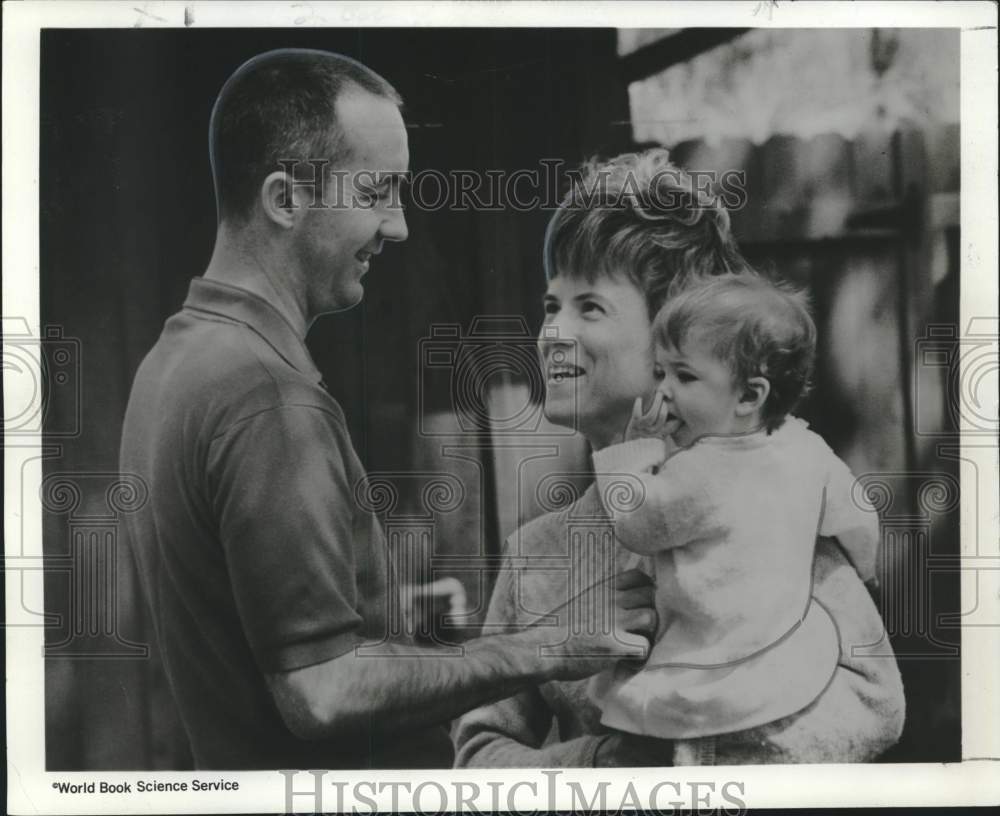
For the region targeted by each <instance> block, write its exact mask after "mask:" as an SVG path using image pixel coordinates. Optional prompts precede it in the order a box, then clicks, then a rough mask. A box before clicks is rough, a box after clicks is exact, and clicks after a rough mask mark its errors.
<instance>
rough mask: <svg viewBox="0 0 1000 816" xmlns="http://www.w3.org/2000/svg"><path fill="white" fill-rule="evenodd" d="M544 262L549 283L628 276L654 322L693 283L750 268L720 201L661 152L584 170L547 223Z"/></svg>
mask: <svg viewBox="0 0 1000 816" xmlns="http://www.w3.org/2000/svg"><path fill="white" fill-rule="evenodd" d="M544 260H545V274H546V277H547V278H548V279H549V280H551V279H552V278H553V277H556V276H557V275H566V276H568V277H574V278H585V279H587V280H589V281H593V280H594V279H595V278H597V277H599V276H609V277H614V276H616V275H620V274H623V273H624V274H625V275H626V276H627V278H628V279H629V280H630V281H631V282H632V283H633V284H634V285H635V286H636V287H638V288H639V289H640V291H642V293H643V294H644V295H645V296H646V303H647V306H648V307H649V315H650V317H652V316H653V315H655V314H656V312H657V311H658V310H659V308H660V306H662V305H663V302H664V300H666V298H667V295H668V293H669V292H670V291H671V289H672V288H676V287H677V286H678V285H680V284H681V283H682V282H683V281H684V280H686V279H687V278H688V277H699V276H707V275H717V274H722V273H725V272H731V273H740V272H744V271H749V270H750V266H749V265H748V264H747V262H746V261H745V260H744V259H743V256H742V255H740V253H739V250H738V249H737V248H736V241H735V240H734V238H733V235H732V232H731V230H730V223H729V213H728V212H727V211H726V209H725V208H724V207H723V206H722V204H721V203H720V202H719V200H718V197H716V196H713V195H710V194H707V193H705V192H702V191H700V190H699V189H698V188H697V186H696V185H695V184H694V182H693V180H692V179H691V177H690V176H689V175H688V174H687V173H685V172H684V171H683V170H681V169H680V168H678V167H677V166H676V165H674V164H671V163H670V154H669V152H668V151H667V150H665V149H663V148H653V149H651V150H646V151H643V152H641V153H625V154H622V155H620V156H616V157H615V158H613V159H609V160H607V161H597V160H595V159H591V160H590V161H588V162H587V163H586V164H584V166H583V167H582V168H581V172H580V176H579V178H578V179H575V180H574V183H573V185H572V187H571V189H570V191H569V193H568V194H567V195H566V197H565V198H564V199H563V200H562V202H561V203H560V205H559V209H558V210H556V212H555V215H553V216H552V219H551V221H550V222H549V226H548V230H547V232H546V235H545V255H544Z"/></svg>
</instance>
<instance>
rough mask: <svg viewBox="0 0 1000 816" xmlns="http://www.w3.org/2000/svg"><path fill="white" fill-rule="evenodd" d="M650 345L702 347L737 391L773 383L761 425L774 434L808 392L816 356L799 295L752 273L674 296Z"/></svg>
mask: <svg viewBox="0 0 1000 816" xmlns="http://www.w3.org/2000/svg"><path fill="white" fill-rule="evenodd" d="M653 334H654V337H655V338H656V342H657V343H659V344H660V345H662V346H673V347H674V348H676V349H681V348H682V344H683V343H684V342H685V341H686V340H688V339H692V338H696V339H697V340H698V341H705V342H707V343H708V344H709V345H710V347H711V349H712V354H713V356H715V357H716V358H718V359H719V360H722V361H723V362H725V363H726V364H727V365H728V366H729V368H730V370H731V371H732V373H733V378H734V382H735V384H736V387H738V388H742V387H743V386H744V385H745V384H746V383H747V382H748V381H749V379H750V378H751V377H766V378H767V380H768V382H769V383H770V384H771V392H770V394H768V397H767V400H766V401H765V403H764V407H763V409H762V410H761V419H763V421H764V425H765V427H766V428H767V431H768V433H770V432H771V431H773V430H775V429H776V428H778V427H780V426H781V424H782V422H784V421H785V417H786V416H787V415H788V414H789V413H791V411H792V410H794V408H795V406H796V405H798V404H799V402H800V401H801V399H802V398H803V397H804V396H805V395H806V393H808V390H809V384H810V378H811V376H812V370H813V363H814V360H815V357H816V324H815V323H813V319H812V317H811V316H810V314H809V303H808V299H807V298H806V295H805V293H804V292H802V291H798V290H795V289H793V288H792V287H791V286H789V285H788V284H786V283H782V282H779V281H772V280H768V279H767V278H764V277H762V276H760V275H758V274H756V273H753V274H742V275H731V274H726V275H719V276H717V277H713V278H707V279H701V280H695V281H691V282H689V284H688V285H687V286H686V287H685V288H683V289H682V290H680V291H679V292H677V293H676V294H672V295H671V297H670V299H669V300H668V301H667V303H666V305H664V306H663V308H662V309H661V310H660V312H659V314H657V316H656V320H655V321H654V323H653Z"/></svg>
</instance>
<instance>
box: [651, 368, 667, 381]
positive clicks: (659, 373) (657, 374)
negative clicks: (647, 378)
mask: <svg viewBox="0 0 1000 816" xmlns="http://www.w3.org/2000/svg"><path fill="white" fill-rule="evenodd" d="M666 376H667V372H666V371H664V370H663V368H662V367H661V366H658V365H654V366H653V377H654V378H655V379H657V380H662V379H663V378H664V377H666Z"/></svg>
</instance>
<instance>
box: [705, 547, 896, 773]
mask: <svg viewBox="0 0 1000 816" xmlns="http://www.w3.org/2000/svg"><path fill="white" fill-rule="evenodd" d="M813 597H814V598H815V599H816V602H818V603H821V604H822V605H823V606H824V607H825V608H826V610H827V611H828V612H829V613H830V616H831V617H832V618H833V620H834V622H835V623H836V625H837V630H838V634H839V636H840V661H839V664H838V666H837V669H836V671H835V672H834V675H833V678H832V680H831V681H830V685H829V686H828V687H827V688H826V690H825V691H824V692H823V693H822V694H821V695H820V696H819V697H818V698H816V700H814V701H813V702H812V703H811V704H810V705H809V706H807V707H806V708H805V709H803V710H802V711H799V712H797V713H795V714H793V715H792V716H790V717H785V718H783V719H780V720H777V721H776V722H773V723H768V724H767V725H763V726H760V727H759V728H752V729H750V730H748V731H741V732H738V733H734V734H726V735H722V736H720V737H719V738H718V745H717V749H716V756H715V761H716V763H717V764H720V765H743V764H760V763H815V762H872V761H874V760H875V759H877V758H878V757H879V755H880V754H882V753H883V752H885V751H886V750H888V749H889V748H891V747H892V746H893V745H895V743H896V742H897V740H898V739H899V736H900V734H901V733H902V730H903V720H904V714H905V701H904V698H903V684H902V680H901V678H900V675H899V668H898V667H897V665H896V659H895V656H894V655H893V653H892V647H891V646H890V645H889V641H888V636H887V635H886V632H885V627H884V626H883V624H882V619H881V617H880V616H879V613H878V610H877V609H876V608H875V605H874V603H872V600H871V598H870V597H869V595H868V591H867V590H866V589H865V586H864V584H862V582H861V579H860V578H859V577H858V574H857V572H856V571H855V570H854V568H853V567H852V566H851V565H850V564H849V563H848V561H847V559H846V558H845V557H844V554H843V553H842V552H841V551H840V549H839V548H838V546H837V545H836V543H835V542H834V541H833V540H832V539H820V540H819V541H818V542H817V544H816V560H815V564H814V567H813ZM876 645H877V648H873V647H875V646H876Z"/></svg>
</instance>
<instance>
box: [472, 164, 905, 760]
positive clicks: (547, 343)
mask: <svg viewBox="0 0 1000 816" xmlns="http://www.w3.org/2000/svg"><path fill="white" fill-rule="evenodd" d="M545 263H546V276H547V278H548V281H549V283H548V291H547V293H546V295H545V313H546V318H545V325H544V327H543V331H542V337H541V338H540V340H539V350H540V353H541V358H542V366H543V370H544V371H545V373H546V398H545V413H546V416H547V417H548V418H549V419H550V420H551V421H553V422H555V423H557V424H561V425H567V426H571V427H576V428H577V429H578V430H579V431H580V432H581V433H583V434H584V436H585V437H586V438H587V440H588V441H589V442H590V445H591V447H592V449H594V450H600V449H601V448H603V447H605V446H607V445H609V444H612V443H614V442H618V441H621V439H622V432H623V430H624V428H625V425H626V423H627V421H628V419H629V416H630V414H631V411H632V407H633V404H634V402H635V399H636V397H637V396H643V397H645V396H647V395H649V394H650V393H652V391H653V389H654V387H655V380H654V376H653V370H654V366H653V359H652V335H651V321H652V318H653V316H654V315H655V314H656V312H657V311H658V310H659V308H660V306H662V305H663V303H664V302H665V300H666V298H667V297H668V296H669V295H670V292H671V290H672V288H673V287H676V286H677V285H678V284H679V283H681V282H682V281H683V279H684V278H685V277H686V276H690V275H712V274H718V273H721V272H727V271H728V272H733V273H737V274H739V273H742V272H745V271H747V270H748V266H747V264H746V262H745V261H744V260H743V258H742V257H741V256H740V254H739V252H738V251H737V249H736V246H735V243H734V241H733V239H732V236H731V233H730V229H729V217H728V214H727V213H726V211H725V210H724V209H722V208H721V207H720V206H718V205H717V204H716V203H715V202H714V201H713V200H710V199H709V198H708V197H706V196H704V195H702V194H699V193H698V192H696V191H695V189H694V187H693V186H692V184H691V181H690V179H688V178H687V177H686V176H685V175H684V174H683V173H681V172H680V171H678V170H677V169H676V168H674V167H672V166H671V165H670V164H669V162H668V154H667V152H666V151H665V150H660V149H656V150H651V151H647V152H645V153H642V154H627V155H623V156H619V157H618V158H616V159H612V160H611V161H609V162H607V163H604V164H591V165H589V166H588V167H587V168H585V173H584V176H583V177H582V179H581V181H580V183H578V184H577V185H575V186H574V189H573V190H572V191H571V193H570V194H569V195H568V196H567V198H566V200H564V202H563V203H562V205H561V207H560V209H559V210H558V211H557V212H556V214H555V216H554V217H553V219H552V222H551V224H550V225H549V231H548V234H547V236H546V244H545ZM603 513H604V511H603V509H602V505H601V500H600V499H599V498H598V496H597V495H596V492H595V489H594V487H591V488H590V489H589V490H588V491H587V492H586V493H585V494H584V495H583V496H581V497H580V498H579V499H578V500H577V501H576V502H574V503H573V504H572V505H571V506H570V507H568V508H567V509H565V510H562V511H561V512H554V513H549V514H547V515H545V516H542V517H541V518H538V519H535V520H534V521H532V522H530V523H529V524H526V525H524V527H522V528H521V529H520V530H518V531H517V532H516V533H515V534H514V535H513V536H511V538H510V539H508V541H507V550H506V552H507V558H508V559H511V558H515V557H516V558H518V559H519V560H520V563H519V564H517V565H514V564H510V565H509V566H508V567H507V568H505V569H502V570H501V572H500V575H499V577H498V580H497V584H496V587H495V588H494V592H493V597H492V600H491V603H490V608H489V612H488V614H487V620H486V627H487V629H488V630H490V631H502V630H504V629H516V628H520V627H522V626H524V625H526V624H528V623H530V622H532V621H534V620H536V618H537V614H536V613H534V612H532V611H530V610H538V609H551V608H553V607H554V606H557V605H558V604H559V603H562V602H564V601H565V600H566V598H568V597H570V595H571V594H573V592H575V591H576V590H577V589H578V588H579V586H580V577H579V576H595V575H602V574H606V573H607V572H609V571H610V569H611V568H612V565H614V569H616V570H623V569H628V568H631V567H635V566H637V562H638V566H640V567H641V568H643V569H644V571H646V572H647V573H649V574H651V573H652V568H651V564H650V563H649V562H648V561H645V560H644V559H641V558H640V557H639V556H636V555H633V554H631V553H629V552H628V551H627V550H625V549H624V548H617V547H614V545H613V542H611V543H608V542H609V540H608V537H607V536H603V537H602V535H601V530H602V529H604V530H606V529H607V528H606V527H603V528H602V526H601V524H602V523H601V521H600V519H601V517H602V516H603ZM588 525H589V527H588ZM588 529H589V530H590V531H591V532H592V533H596V535H595V534H589V533H587V530H588ZM581 530H582V531H584V532H583V534H581ZM537 556H548V557H549V559H554V558H556V557H560V558H562V559H564V563H565V564H566V568H565V569H561V570H560V569H556V570H553V569H548V570H538V569H527V568H524V567H523V566H522V565H527V564H530V563H531V561H530V559H531V558H533V557H537ZM538 563H541V562H538ZM813 596H814V598H815V599H816V600H817V601H818V602H819V603H821V604H823V605H824V606H825V607H826V608H827V609H828V611H829V612H830V613H831V615H832V617H833V619H834V620H835V622H836V624H837V627H838V630H839V634H840V642H841V657H840V662H839V665H838V668H837V670H836V672H835V674H834V677H833V679H832V680H831V683H830V685H829V686H828V687H827V689H826V690H825V691H824V692H823V693H822V694H821V695H820V697H819V698H817V699H816V700H815V701H814V702H813V703H811V704H810V705H809V706H807V708H806V709H804V710H803V711H801V712H799V713H798V714H796V715H795V716H793V717H788V718H785V719H783V720H778V721H776V722H773V723H768V724H767V725H764V726H761V727H759V728H756V729H751V730H749V731H742V732H739V733H735V734H724V735H721V736H720V737H718V738H716V739H715V740H698V739H690V740H678V741H675V742H671V741H666V740H656V739H652V738H647V737H638V736H634V735H630V734H625V733H622V732H612V731H610V730H608V729H607V728H605V727H603V726H601V725H600V712H599V711H598V709H597V708H596V707H595V706H594V704H593V703H592V702H591V701H590V699H589V698H588V697H587V694H586V688H587V681H585V680H584V681H574V682H551V683H546V684H544V685H542V686H539V687H534V688H529V689H526V690H522V691H519V692H518V693H516V694H514V695H513V696H511V697H508V698H507V699H504V700H500V701H499V702H496V703H493V704H491V705H487V706H483V707H481V708H479V709H476V710H474V711H471V712H469V713H468V714H467V715H466V716H465V717H463V718H462V719H461V720H460V722H459V723H458V726H457V728H456V731H455V739H456V750H457V756H456V764H457V765H458V766H459V767H463V766H470V767H471V766H476V767H531V766H541V767H553V766H563V767H587V766H655V765H670V764H676V765H688V764H720V765H722V764H726V765H728V764H756V763H794V762H825V761H833V760H834V759H837V760H839V761H843V758H845V757H847V758H849V759H850V760H852V761H856V762H866V761H871V760H873V759H875V758H876V757H877V756H878V755H879V754H880V753H882V752H883V751H884V750H886V749H887V748H889V747H890V746H891V745H893V744H894V743H895V742H896V740H897V739H898V738H899V734H900V732H901V730H902V724H903V709H904V704H903V690H902V683H901V680H900V677H899V671H898V669H897V667H896V665H895V661H894V660H887V659H885V658H867V659H865V658H863V657H862V658H858V657H855V656H853V654H852V652H853V651H854V650H855V649H857V648H858V647H863V646H866V645H870V644H875V643H880V642H881V641H883V640H884V638H885V631H884V628H883V625H882V621H881V619H880V618H879V615H878V612H877V610H876V608H875V606H874V604H873V603H872V601H871V598H870V597H869V595H868V592H867V591H866V589H865V587H864V585H863V584H862V582H861V580H860V578H859V577H858V575H857V573H856V572H855V570H854V568H853V567H852V566H851V565H850V564H849V563H848V562H847V560H846V559H845V557H844V556H843V554H842V552H841V551H840V550H839V548H838V547H837V545H836V542H834V541H832V540H820V541H819V542H818V545H817V555H816V560H815V564H814V567H813ZM817 735H822V739H821V740H820V739H819V738H818V737H817Z"/></svg>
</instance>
